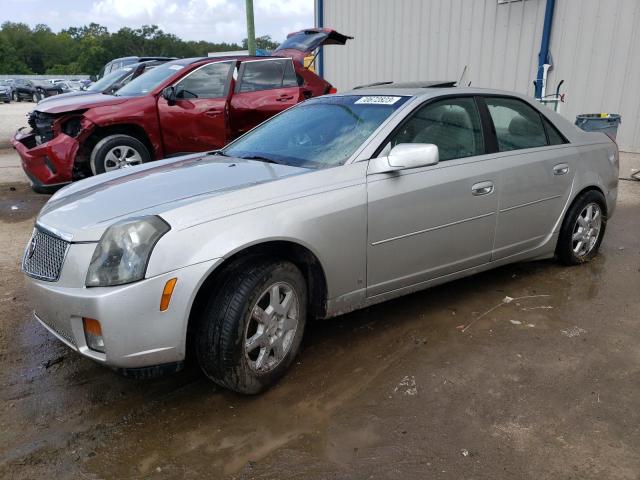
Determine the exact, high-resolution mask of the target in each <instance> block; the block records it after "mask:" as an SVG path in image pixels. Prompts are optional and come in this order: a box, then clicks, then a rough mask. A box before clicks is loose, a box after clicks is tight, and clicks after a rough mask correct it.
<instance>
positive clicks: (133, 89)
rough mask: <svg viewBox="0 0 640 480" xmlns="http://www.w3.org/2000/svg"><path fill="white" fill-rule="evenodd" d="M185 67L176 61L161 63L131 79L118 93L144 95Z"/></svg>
mask: <svg viewBox="0 0 640 480" xmlns="http://www.w3.org/2000/svg"><path fill="white" fill-rule="evenodd" d="M183 68H184V65H180V64H177V63H174V62H170V63H165V64H164V65H160V66H158V67H156V68H154V69H153V70H149V71H148V72H144V73H143V74H142V75H140V76H139V77H138V78H136V79H134V80H131V81H130V82H129V83H127V84H126V85H125V86H124V87H122V88H121V89H120V90H118V91H117V92H116V95H117V96H119V97H120V96H122V97H139V96H142V95H146V94H147V93H149V92H150V91H151V90H153V89H154V88H156V87H157V86H158V85H160V84H161V83H162V82H164V81H165V80H166V79H167V78H169V77H171V76H172V75H174V74H175V73H176V72H178V71H179V70H182V69H183Z"/></svg>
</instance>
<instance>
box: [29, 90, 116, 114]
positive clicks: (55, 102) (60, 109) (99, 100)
mask: <svg viewBox="0 0 640 480" xmlns="http://www.w3.org/2000/svg"><path fill="white" fill-rule="evenodd" d="M49 98H50V100H47V101H46V102H43V103H41V104H40V103H39V104H38V105H37V106H36V108H35V109H36V110H37V111H39V112H44V113H53V114H56V113H64V112H72V111H74V110H86V109H88V108H92V107H104V106H107V105H118V104H120V103H123V102H126V101H127V99H128V97H116V96H113V95H105V94H103V93H95V94H90V95H80V96H70V97H66V98H65V97H60V98H52V97H49Z"/></svg>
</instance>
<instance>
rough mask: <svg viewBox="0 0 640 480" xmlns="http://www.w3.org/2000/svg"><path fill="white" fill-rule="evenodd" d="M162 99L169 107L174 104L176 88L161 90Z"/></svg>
mask: <svg viewBox="0 0 640 480" xmlns="http://www.w3.org/2000/svg"><path fill="white" fill-rule="evenodd" d="M162 98H164V99H165V100H166V101H167V103H168V104H169V105H173V104H174V103H176V88H175V87H166V88H165V89H163V90H162Z"/></svg>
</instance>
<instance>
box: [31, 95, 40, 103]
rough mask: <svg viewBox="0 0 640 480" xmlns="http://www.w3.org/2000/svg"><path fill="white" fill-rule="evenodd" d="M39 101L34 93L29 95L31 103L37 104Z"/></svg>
mask: <svg viewBox="0 0 640 480" xmlns="http://www.w3.org/2000/svg"><path fill="white" fill-rule="evenodd" d="M39 100H40V98H39V96H38V94H37V93H35V92H34V93H32V94H31V101H32V102H33V103H38V101H39Z"/></svg>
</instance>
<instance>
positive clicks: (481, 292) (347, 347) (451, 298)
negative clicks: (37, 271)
mask: <svg viewBox="0 0 640 480" xmlns="http://www.w3.org/2000/svg"><path fill="white" fill-rule="evenodd" d="M7 155H9V154H7ZM639 158H640V157H631V156H628V158H627V160H628V161H627V163H626V164H625V165H624V168H623V169H622V171H621V176H627V174H628V173H627V172H628V171H629V170H630V168H631V165H632V164H631V163H629V162H636V163H635V165H640V160H639ZM5 163H6V165H5V166H6V168H7V169H10V168H14V167H15V164H12V163H11V161H9V160H8V161H7V162H5ZM12 165H14V166H13V167H12ZM636 168H638V167H637V166H636ZM7 171H8V170H7ZM0 172H1V170H0ZM14 173H15V172H14ZM3 178H5V177H2V178H0V182H2V181H3ZM7 178H15V177H7ZM12 182H13V183H8V182H6V181H5V182H4V183H0V278H2V283H1V285H2V289H1V290H0V365H2V369H0V478H12V479H32V478H56V479H63V478H64V479H66V478H85V479H97V478H158V479H160V478H194V477H196V476H199V477H203V478H233V479H249V478H252V479H253V478H256V479H271V478H273V479H280V478H299V479H328V478H349V479H375V478H378V479H396V478H397V479H400V478H401V479H414V478H415V479H425V478H433V479H461V478H466V479H473V478H477V479H479V478H483V479H486V478H491V479H502V478H504V479H514V478H518V479H525V478H526V479H547V478H550V479H580V480H583V479H605V478H606V479H614V478H615V479H637V478H639V476H640V455H638V450H639V449H640V429H639V428H638V425H640V411H639V409H638V404H639V402H640V389H639V387H638V386H639V385H640V347H639V345H640V329H638V321H639V320H640V290H639V286H640V242H639V240H638V239H639V237H640V182H632V181H628V180H626V181H621V182H620V197H619V204H618V210H617V213H616V215H615V217H614V218H613V219H612V220H611V221H610V222H609V225H608V227H607V234H606V236H605V240H604V243H603V245H602V249H601V253H600V255H599V256H598V257H597V258H596V259H595V260H594V261H593V262H591V263H589V264H586V265H582V266H579V267H573V268H565V267H561V266H558V265H557V264H555V263H553V262H552V261H545V262H534V263H525V264H518V265H512V266H508V267H504V268H500V269H498V270H495V271H492V272H488V273H484V274H481V275H477V276H474V277H471V278H468V279H465V280H461V281H456V282H453V283H450V284H448V285H444V286H441V287H438V288H434V289H432V290H428V291H425V292H421V293H417V294H414V295H411V296H408V297H405V298H402V299H398V300H395V301H392V302H388V303H386V304H383V305H379V306H376V307H372V308H368V309H366V310H363V311H360V312H357V313H354V314H350V315H346V316H343V317H340V318H337V319H334V320H330V321H327V322H322V323H317V324H315V325H312V327H311V328H310V329H309V331H308V334H307V336H306V339H305V343H304V349H303V352H302V354H301V355H300V357H299V359H298V361H297V363H296V364H295V365H294V368H293V369H292V371H291V372H290V373H289V375H288V376H286V377H285V378H284V380H283V381H282V382H281V383H280V384H279V385H278V386H276V387H275V388H274V389H272V390H270V391H268V392H266V393H265V394H263V395H260V396H257V397H242V396H238V395H235V394H232V393H230V392H227V391H223V390H220V389H217V388H216V387H214V386H213V385H212V384H211V383H209V382H208V381H207V380H206V379H204V378H203V377H202V375H201V374H200V373H199V372H198V370H197V369H196V368H193V367H191V368H188V369H187V370H186V371H183V372H181V373H179V374H176V375H173V376H170V377H166V378H162V379H157V380H149V381H139V380H130V379H125V378H123V377H121V376H119V375H118V374H117V373H114V372H112V371H111V370H108V369H106V368H103V367H101V366H99V365H97V364H95V363H93V362H92V361H90V360H88V359H84V358H81V357H80V356H78V355H76V354H75V353H73V352H71V351H70V350H68V349H67V348H66V347H65V346H63V345H62V344H60V343H59V342H58V341H56V340H55V339H54V338H53V337H52V336H51V335H49V334H48V332H46V331H45V329H44V328H43V327H41V326H40V325H39V324H37V323H36V322H35V320H33V319H32V318H31V316H30V309H29V301H28V298H27V296H26V294H25V291H24V281H23V277H22V275H21V273H20V270H19V258H20V256H21V253H22V250H23V248H24V245H25V244H26V241H27V239H28V237H29V234H30V231H31V229H32V226H33V220H34V216H35V215H36V213H37V211H38V209H39V208H40V207H41V206H42V205H43V203H44V202H45V201H46V199H47V197H46V196H42V195H37V194H34V193H31V192H30V190H29V188H28V186H27V185H26V183H24V182H23V181H12ZM12 207H15V208H12ZM507 297H510V298H511V299H512V300H510V299H509V298H507ZM132 321H134V319H132ZM461 326H467V328H466V330H465V331H464V332H463V331H462V330H461Z"/></svg>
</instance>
